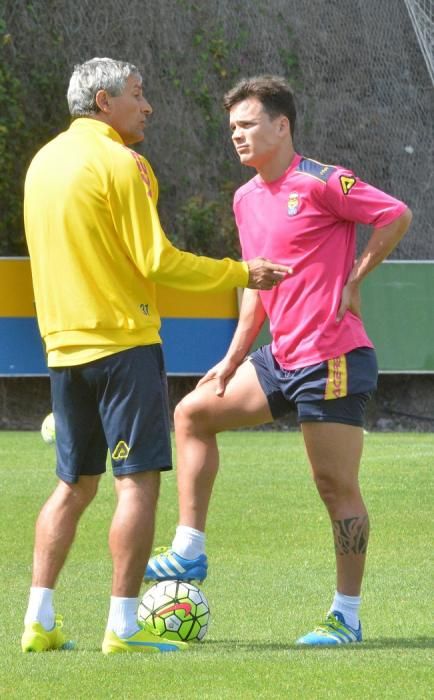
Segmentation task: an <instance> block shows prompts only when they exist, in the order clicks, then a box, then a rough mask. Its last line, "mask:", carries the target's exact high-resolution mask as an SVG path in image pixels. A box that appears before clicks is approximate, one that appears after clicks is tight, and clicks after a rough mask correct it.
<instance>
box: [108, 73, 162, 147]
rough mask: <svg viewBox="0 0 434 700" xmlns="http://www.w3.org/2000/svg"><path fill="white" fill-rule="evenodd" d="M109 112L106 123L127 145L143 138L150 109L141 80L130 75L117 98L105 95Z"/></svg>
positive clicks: (150, 112) (136, 76)
mask: <svg viewBox="0 0 434 700" xmlns="http://www.w3.org/2000/svg"><path fill="white" fill-rule="evenodd" d="M106 99H107V105H108V107H109V111H108V113H107V123H108V124H109V125H110V126H112V127H113V129H115V130H116V131H117V132H118V134H119V135H120V136H121V137H122V140H123V141H124V143H126V144H127V145H131V144H133V143H138V142H139V141H143V139H144V138H145V135H144V130H145V126H146V119H147V117H148V116H149V115H150V114H152V107H151V105H150V104H149V102H148V101H147V100H146V98H145V97H144V96H143V90H142V80H141V78H140V76H138V75H130V77H129V78H128V80H127V82H126V84H125V88H124V90H123V92H122V93H121V94H120V95H118V96H117V97H112V96H111V95H106Z"/></svg>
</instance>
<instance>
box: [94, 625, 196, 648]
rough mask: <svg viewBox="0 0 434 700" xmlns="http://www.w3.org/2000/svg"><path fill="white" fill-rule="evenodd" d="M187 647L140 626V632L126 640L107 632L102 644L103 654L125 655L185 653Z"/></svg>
mask: <svg viewBox="0 0 434 700" xmlns="http://www.w3.org/2000/svg"><path fill="white" fill-rule="evenodd" d="M138 624H140V623H138ZM187 647H188V644H187V643H186V642H174V641H171V640H169V639H163V638H161V637H159V636H158V635H156V634H155V633H152V632H149V631H148V630H147V629H145V628H144V627H143V626H142V625H140V629H139V630H138V632H135V634H133V635H131V637H126V638H125V639H124V638H121V637H118V635H117V634H115V633H114V632H112V631H111V630H107V631H106V633H105V637H104V641H103V643H102V651H103V654H123V653H125V652H127V653H131V652H142V653H147V654H158V653H160V652H171V651H183V650H185V649H187Z"/></svg>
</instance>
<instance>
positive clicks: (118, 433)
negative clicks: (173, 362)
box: [49, 344, 172, 484]
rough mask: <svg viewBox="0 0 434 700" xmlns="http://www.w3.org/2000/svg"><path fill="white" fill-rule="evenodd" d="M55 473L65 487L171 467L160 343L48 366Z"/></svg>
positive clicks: (167, 411) (168, 422) (168, 423)
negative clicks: (106, 474)
mask: <svg viewBox="0 0 434 700" xmlns="http://www.w3.org/2000/svg"><path fill="white" fill-rule="evenodd" d="M49 371H50V379H51V397H52V405H53V413H54V420H55V424H56V452H57V469H56V473H57V475H58V477H59V478H60V479H62V480H63V481H66V482H68V483H71V484H73V483H76V482H77V481H78V479H79V477H80V476H82V475H83V476H85V475H86V476H95V475H97V474H102V473H104V472H105V470H106V461H107V449H108V450H109V453H110V456H111V462H112V467H113V473H114V475H115V476H122V475H124V474H133V473H136V472H143V471H147V470H160V471H165V470H168V469H171V468H172V453H171V444H170V419H169V401H168V393H167V378H166V372H165V368H164V359H163V353H162V349H161V345H159V344H155V345H154V344H153V345H142V346H139V347H134V348H131V349H128V350H123V351H122V352H118V353H115V354H114V355H109V356H108V357H103V358H102V359H100V360H95V361H94V362H88V363H87V364H83V365H77V366H74V367H50V369H49Z"/></svg>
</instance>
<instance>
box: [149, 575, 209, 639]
mask: <svg viewBox="0 0 434 700" xmlns="http://www.w3.org/2000/svg"><path fill="white" fill-rule="evenodd" d="M138 618H139V620H140V621H141V622H143V623H144V624H145V625H146V626H147V627H148V628H149V629H150V630H151V631H153V632H156V633H157V634H158V635H160V636H161V637H165V638H166V639H172V640H174V641H183V642H187V641H192V640H194V639H195V640H198V641H202V639H203V638H204V637H205V635H206V633H207V631H208V625H209V620H210V610H209V605H208V601H207V599H206V598H205V596H204V594H203V593H202V591H200V590H199V589H198V588H197V587H196V586H193V584H191V583H184V581H160V582H159V583H156V584H155V586H152V588H150V589H149V590H147V591H146V592H145V594H144V596H143V598H142V600H141V602H140V605H139V610H138Z"/></svg>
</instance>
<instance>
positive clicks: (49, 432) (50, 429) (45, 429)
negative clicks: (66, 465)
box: [41, 413, 56, 445]
mask: <svg viewBox="0 0 434 700" xmlns="http://www.w3.org/2000/svg"><path fill="white" fill-rule="evenodd" d="M41 435H42V439H43V441H44V442H46V443H47V444H48V445H51V444H52V443H53V442H56V426H55V424H54V416H53V414H52V413H49V414H48V416H46V417H45V418H44V420H43V421H42V425H41Z"/></svg>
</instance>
